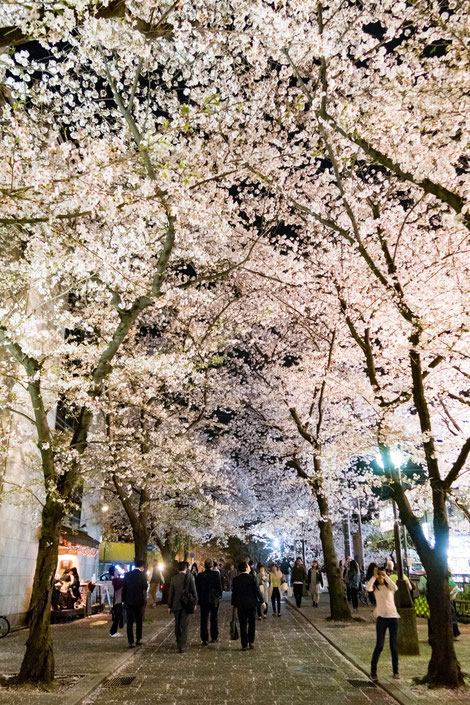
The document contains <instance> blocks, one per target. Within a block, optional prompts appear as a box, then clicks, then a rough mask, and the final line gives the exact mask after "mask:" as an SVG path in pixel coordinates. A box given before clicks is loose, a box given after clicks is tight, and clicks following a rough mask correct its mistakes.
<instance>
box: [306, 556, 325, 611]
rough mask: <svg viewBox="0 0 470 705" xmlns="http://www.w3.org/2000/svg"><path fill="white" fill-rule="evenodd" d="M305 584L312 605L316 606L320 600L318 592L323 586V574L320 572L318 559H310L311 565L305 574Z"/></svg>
mask: <svg viewBox="0 0 470 705" xmlns="http://www.w3.org/2000/svg"><path fill="white" fill-rule="evenodd" d="M307 586H308V591H309V593H310V595H311V597H312V604H313V606H314V607H318V604H319V602H320V592H321V589H322V587H323V576H322V574H321V570H320V566H319V565H318V561H312V567H311V568H310V569H309V571H308V574H307Z"/></svg>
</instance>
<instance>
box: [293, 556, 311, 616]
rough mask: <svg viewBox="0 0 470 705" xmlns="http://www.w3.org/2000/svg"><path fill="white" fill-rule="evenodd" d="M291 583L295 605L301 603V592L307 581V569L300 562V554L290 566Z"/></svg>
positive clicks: (298, 605)
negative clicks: (291, 566) (292, 565)
mask: <svg viewBox="0 0 470 705" xmlns="http://www.w3.org/2000/svg"><path fill="white" fill-rule="evenodd" d="M290 580H291V584H292V586H293V590H294V597H295V604H296V605H297V607H300V606H301V605H302V593H303V591H304V585H305V584H306V582H307V571H306V570H305V566H304V564H303V563H302V559H301V557H300V556H297V558H296V559H295V563H294V567H293V568H292V573H291V576H290Z"/></svg>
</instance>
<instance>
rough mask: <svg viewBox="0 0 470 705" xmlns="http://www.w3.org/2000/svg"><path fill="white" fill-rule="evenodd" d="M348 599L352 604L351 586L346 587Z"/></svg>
mask: <svg viewBox="0 0 470 705" xmlns="http://www.w3.org/2000/svg"><path fill="white" fill-rule="evenodd" d="M346 599H347V601H348V602H351V588H350V587H349V585H346Z"/></svg>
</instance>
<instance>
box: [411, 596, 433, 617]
mask: <svg viewBox="0 0 470 705" xmlns="http://www.w3.org/2000/svg"><path fill="white" fill-rule="evenodd" d="M414 608H415V612H416V616H417V617H424V619H429V617H430V616H431V613H430V611H429V603H428V601H427V598H426V597H425V596H424V595H418V597H417V598H416V600H415V603H414Z"/></svg>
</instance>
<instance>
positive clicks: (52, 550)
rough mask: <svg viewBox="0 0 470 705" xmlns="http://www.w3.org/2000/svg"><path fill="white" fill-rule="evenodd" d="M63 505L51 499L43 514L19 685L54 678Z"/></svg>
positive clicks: (46, 504)
mask: <svg viewBox="0 0 470 705" xmlns="http://www.w3.org/2000/svg"><path fill="white" fill-rule="evenodd" d="M62 514H63V511H62V505H60V504H57V503H56V502H54V501H53V500H52V499H50V498H49V497H47V498H46V503H45V505H44V508H43V511H42V529H41V537H40V539H39V548H38V556H37V560H36V570H35V574H34V582H33V593H32V596H31V603H30V628H29V637H28V641H27V642H26V652H25V655H24V657H23V662H22V664H21V669H20V673H19V676H18V682H20V683H25V682H36V683H37V682H41V683H50V682H51V681H52V680H53V678H54V652H53V649H52V638H51V628H50V627H51V596H52V588H53V580H54V576H55V573H56V570H57V558H58V553H59V535H60V526H61V521H62Z"/></svg>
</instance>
